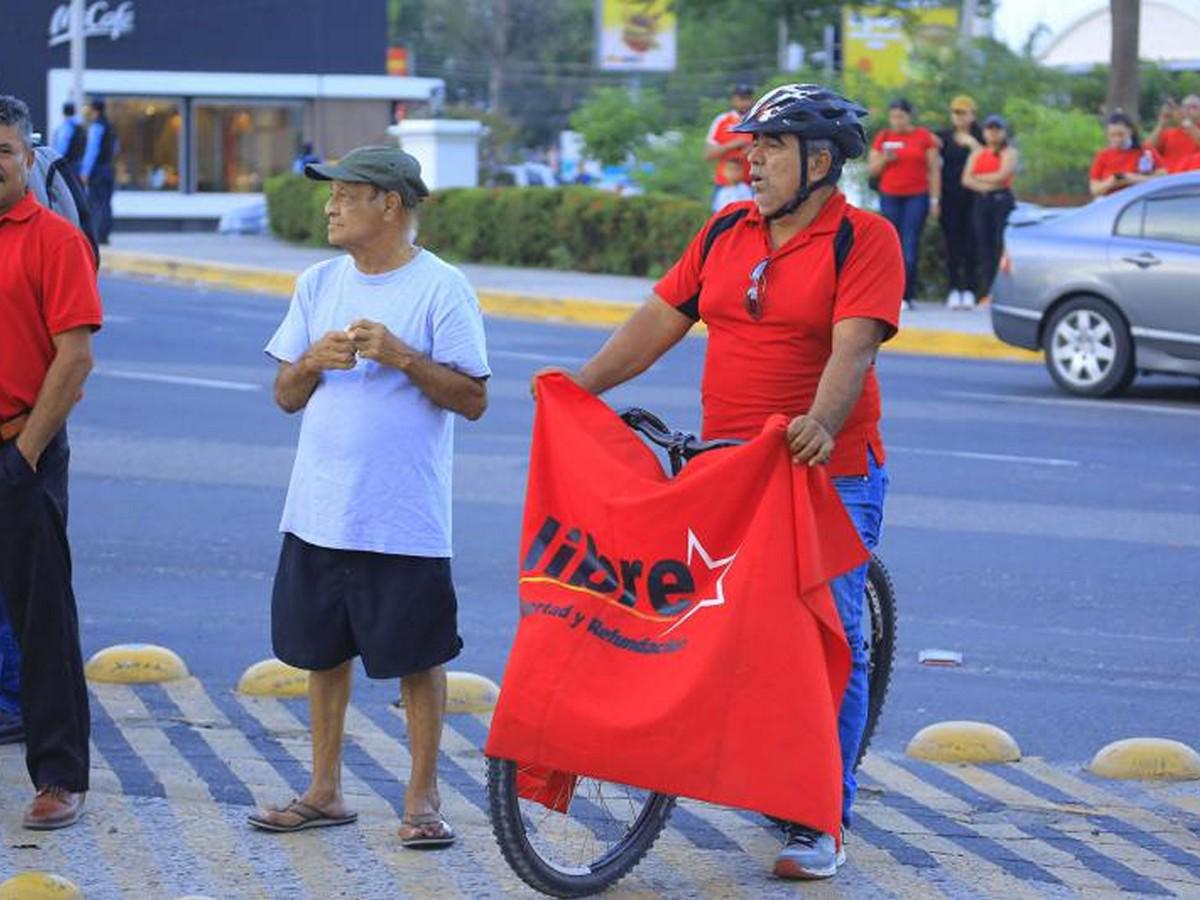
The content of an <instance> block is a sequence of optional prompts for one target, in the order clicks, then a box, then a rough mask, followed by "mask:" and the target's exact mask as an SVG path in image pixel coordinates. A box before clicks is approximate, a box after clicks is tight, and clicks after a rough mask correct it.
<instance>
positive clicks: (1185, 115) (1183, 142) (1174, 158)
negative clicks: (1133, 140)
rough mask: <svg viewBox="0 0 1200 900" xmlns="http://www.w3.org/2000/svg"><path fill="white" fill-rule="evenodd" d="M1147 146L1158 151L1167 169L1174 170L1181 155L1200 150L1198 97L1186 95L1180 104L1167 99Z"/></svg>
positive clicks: (1147, 140) (1182, 157)
mask: <svg viewBox="0 0 1200 900" xmlns="http://www.w3.org/2000/svg"><path fill="white" fill-rule="evenodd" d="M1146 146H1147V147H1150V148H1152V149H1154V150H1156V151H1158V155H1159V156H1161V157H1162V159H1163V165H1165V166H1166V168H1167V170H1168V171H1170V172H1174V171H1176V166H1178V165H1179V164H1180V162H1181V161H1182V160H1183V159H1184V158H1186V157H1188V156H1191V155H1192V154H1193V153H1200V97H1198V96H1196V95H1195V94H1189V95H1188V96H1187V97H1184V98H1183V103H1182V104H1179V103H1176V102H1175V100H1174V99H1168V100H1167V102H1166V103H1165V104H1163V108H1162V109H1161V110H1159V113H1158V122H1157V123H1156V124H1155V126H1154V130H1153V131H1152V132H1150V136H1149V137H1148V138H1146Z"/></svg>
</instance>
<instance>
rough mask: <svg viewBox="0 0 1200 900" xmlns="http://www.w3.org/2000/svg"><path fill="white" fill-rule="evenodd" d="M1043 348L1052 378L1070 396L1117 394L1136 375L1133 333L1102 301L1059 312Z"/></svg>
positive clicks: (1081, 301)
mask: <svg viewBox="0 0 1200 900" xmlns="http://www.w3.org/2000/svg"><path fill="white" fill-rule="evenodd" d="M1042 348H1043V349H1044V350H1045V355H1046V368H1047V369H1049V370H1050V377H1051V378H1053V379H1054V382H1055V384H1057V385H1058V386H1059V387H1060V388H1062V389H1063V390H1064V391H1066V392H1067V393H1070V394H1077V395H1079V396H1082V397H1109V396H1112V395H1113V394H1119V393H1121V391H1123V390H1125V389H1126V388H1127V387H1129V385H1130V383H1131V382H1132V381H1133V376H1134V374H1135V373H1136V370H1135V368H1134V360H1133V341H1132V339H1131V338H1130V337H1129V328H1128V327H1127V326H1126V325H1125V320H1124V319H1123V318H1121V316H1120V315H1119V314H1118V313H1117V311H1116V310H1115V309H1114V308H1113V307H1112V306H1110V305H1109V304H1108V303H1107V302H1105V301H1104V300H1101V299H1099V298H1098V297H1080V298H1078V299H1075V300H1071V301H1068V302H1067V303H1064V304H1063V305H1062V306H1061V307H1059V308H1058V309H1057V310H1056V311H1055V313H1054V317H1053V318H1052V319H1051V320H1050V325H1049V326H1048V327H1047V328H1046V332H1045V338H1044V339H1043V341H1042Z"/></svg>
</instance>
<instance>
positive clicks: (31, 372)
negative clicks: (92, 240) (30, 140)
mask: <svg viewBox="0 0 1200 900" xmlns="http://www.w3.org/2000/svg"><path fill="white" fill-rule="evenodd" d="M101 321H102V315H101V310H100V293H99V291H98V290H97V288H96V270H95V267H94V260H93V259H92V250H91V247H89V246H88V243H87V240H86V239H85V238H84V236H83V234H82V233H81V232H80V231H79V229H78V228H76V227H75V226H74V225H72V224H71V223H70V222H68V221H67V220H66V219H64V218H63V217H62V216H59V215H57V214H55V213H52V212H50V210H48V209H45V208H44V207H42V206H41V205H39V204H38V202H37V200H35V199H34V198H33V195H32V194H26V195H25V197H23V198H22V199H21V200H20V201H19V202H18V203H17V204H16V205H15V206H13V208H12V209H10V210H9V211H8V212H6V213H4V214H3V215H0V420H2V419H11V418H12V417H13V416H17V415H20V414H21V413H23V412H25V411H27V410H30V409H32V408H33V404H34V403H35V402H36V401H37V396H38V392H39V391H40V390H41V388H42V382H43V381H44V380H45V379H46V372H47V371H48V370H49V368H50V363H51V362H53V361H54V340H53V336H54V335H57V334H62V333H63V332H64V331H70V330H71V329H72V328H80V327H82V326H85V325H86V326H90V327H91V328H92V330H93V331H94V330H96V329H98V328H99V327H100V324H101Z"/></svg>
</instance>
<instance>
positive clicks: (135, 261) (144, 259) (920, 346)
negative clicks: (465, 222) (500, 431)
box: [104, 250, 1042, 362]
mask: <svg viewBox="0 0 1200 900" xmlns="http://www.w3.org/2000/svg"><path fill="white" fill-rule="evenodd" d="M104 270H105V271H107V272H115V273H118V274H122V275H140V276H146V277H151V278H165V279H168V280H171V281H177V282H183V283H188V284H206V285H212V286H214V287H218V288H224V289H227V290H236V291H246V292H249V293H254V294H269V295H272V296H276V297H290V296H291V295H292V293H293V292H294V291H295V288H296V274H295V273H294V272H283V271H279V270H276V269H264V268H258V267H255V266H243V265H234V264H230V263H211V262H204V261H201V260H193V259H185V258H178V257H172V256H159V255H156V254H152V253H130V252H128V251H121V250H108V251H106V252H105V254H104ZM476 293H477V295H478V297H479V305H480V306H481V307H482V308H483V311H484V312H485V313H487V314H488V315H492V316H499V317H501V318H506V319H523V320H526V321H531V322H562V323H564V324H568V325H589V326H593V327H597V328H615V327H616V326H618V325H620V324H621V323H622V322H624V321H625V320H626V319H628V318H629V316H630V315H632V314H633V311H634V310H636V309H637V308H638V306H639V304H638V303H634V302H624V301H611V302H610V301H605V300H588V299H585V298H582V297H538V296H533V295H530V294H520V293H515V292H511V291H496V290H489V289H487V288H484V289H481V290H479V291H477V292H476ZM704 333H705V329H704V325H703V323H700V324H698V325H697V326H696V327H695V328H693V329H692V334H693V335H700V334H704ZM883 350H884V351H885V352H889V353H907V354H917V355H921V356H953V357H962V358H965V359H997V360H1009V361H1016V362H1040V361H1041V358H1042V355H1041V354H1040V353H1037V352H1035V351H1032V350H1022V349H1020V348H1019V347H1010V346H1009V345H1008V344H1005V343H1003V342H1002V341H1000V340H999V339H998V338H995V337H993V336H991V335H988V334H964V333H962V332H958V331H941V330H937V329H931V328H907V329H904V330H902V331H901V332H900V333H899V334H897V335H896V337H894V338H893V339H892V340H890V341H888V342H887V343H886V344H884V345H883Z"/></svg>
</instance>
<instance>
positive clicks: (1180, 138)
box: [1147, 127, 1200, 172]
mask: <svg viewBox="0 0 1200 900" xmlns="http://www.w3.org/2000/svg"><path fill="white" fill-rule="evenodd" d="M1147 146H1150V145H1147ZM1153 149H1155V150H1157V151H1158V154H1159V156H1161V157H1162V159H1163V164H1164V165H1166V167H1167V168H1168V169H1169V170H1170V171H1172V172H1175V171H1177V170H1176V168H1175V167H1176V166H1177V165H1179V163H1180V161H1181V160H1182V159H1183V158H1184V157H1186V156H1191V155H1192V154H1193V153H1200V141H1197V140H1196V139H1195V138H1194V137H1192V136H1191V134H1190V133H1189V132H1187V131H1184V130H1183V129H1182V128H1178V127H1172V128H1164V129H1163V130H1162V131H1161V132H1160V133H1159V135H1158V141H1157V142H1156V143H1155V144H1154V145H1153Z"/></svg>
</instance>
